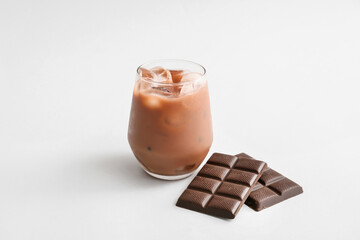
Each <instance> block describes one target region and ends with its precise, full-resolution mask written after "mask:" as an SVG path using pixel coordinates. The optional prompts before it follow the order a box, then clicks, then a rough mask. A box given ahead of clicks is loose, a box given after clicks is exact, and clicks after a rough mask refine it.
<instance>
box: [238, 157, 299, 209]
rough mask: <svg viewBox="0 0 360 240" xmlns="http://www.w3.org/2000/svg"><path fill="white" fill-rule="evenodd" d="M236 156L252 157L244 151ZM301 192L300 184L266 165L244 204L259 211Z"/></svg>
mask: <svg viewBox="0 0 360 240" xmlns="http://www.w3.org/2000/svg"><path fill="white" fill-rule="evenodd" d="M236 156H237V157H239V158H248V159H253V158H252V157H250V156H249V155H247V154H245V153H240V154H237V155H236ZM302 192H303V189H302V187H301V186H300V185H298V184H297V183H295V182H293V181H291V180H290V179H288V178H286V177H284V176H283V175H281V174H280V173H278V172H276V171H275V170H273V169H271V168H269V167H268V168H267V169H266V170H265V171H264V173H263V174H262V175H261V177H260V179H259V181H258V182H257V183H256V185H255V187H254V188H253V190H252V192H251V193H250V195H249V197H248V198H247V199H246V202H245V204H246V205H248V206H249V207H251V208H252V209H254V210H255V211H261V210H263V209H264V208H268V207H271V206H273V205H275V204H277V203H280V202H282V201H284V200H286V199H289V198H291V197H295V196H296V195H299V194H301V193H302Z"/></svg>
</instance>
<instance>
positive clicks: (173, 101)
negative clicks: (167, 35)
mask: <svg viewBox="0 0 360 240" xmlns="http://www.w3.org/2000/svg"><path fill="white" fill-rule="evenodd" d="M212 139H213V135H212V126H211V113H210V105H209V92H208V85H207V80H206V78H205V69H204V68H203V67H202V66H200V65H198V64H196V63H193V62H188V61H182V60H164V61H157V62H152V63H149V64H144V65H142V66H140V67H139V68H138V70H137V79H136V82H135V87H134V93H133V100H132V107H131V113H130V122H129V132H128V140H129V143H130V146H131V149H132V151H133V153H134V155H135V156H136V158H137V159H138V160H139V162H140V163H141V165H142V166H143V168H144V170H145V171H146V172H147V173H149V174H150V175H152V176H154V177H157V178H162V179H167V180H174V179H181V178H184V177H187V176H189V175H190V174H191V173H192V172H194V171H195V170H196V168H197V167H199V165H200V164H201V162H202V161H203V160H204V158H205V157H206V155H207V153H208V151H209V148H210V146H211V143H212Z"/></svg>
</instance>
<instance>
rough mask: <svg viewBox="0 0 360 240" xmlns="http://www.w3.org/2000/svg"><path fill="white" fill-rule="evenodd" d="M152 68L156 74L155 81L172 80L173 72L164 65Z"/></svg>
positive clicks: (169, 81) (164, 81) (167, 81)
mask: <svg viewBox="0 0 360 240" xmlns="http://www.w3.org/2000/svg"><path fill="white" fill-rule="evenodd" d="M150 70H151V71H152V72H153V73H154V74H155V78H154V81H156V82H161V83H171V82H172V78H171V73H170V71H169V70H166V69H165V68H163V67H153V68H151V69H150Z"/></svg>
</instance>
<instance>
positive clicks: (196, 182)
mask: <svg viewBox="0 0 360 240" xmlns="http://www.w3.org/2000/svg"><path fill="white" fill-rule="evenodd" d="M266 167H267V165H266V163H265V162H262V161H258V160H255V159H249V158H248V157H242V156H240V157H235V156H231V155H226V154H221V153H214V154H213V155H212V156H211V157H210V159H209V160H208V161H207V163H206V164H205V165H204V166H203V167H202V169H201V170H200V171H199V173H198V174H197V175H196V176H195V178H194V179H193V181H192V182H191V183H190V184H189V186H188V187H187V189H186V190H185V191H184V192H183V193H182V195H181V196H180V197H179V199H178V201H177V203H176V206H178V207H183V208H187V209H190V210H194V211H198V212H201V213H206V214H209V215H213V216H217V217H222V218H235V216H236V214H237V213H238V212H239V210H240V208H241V206H242V205H243V204H244V203H245V200H246V199H247V197H248V196H249V194H250V193H251V191H252V189H253V187H254V186H255V185H256V183H257V181H258V179H259V178H260V176H261V175H262V173H263V172H264V171H265V169H266Z"/></svg>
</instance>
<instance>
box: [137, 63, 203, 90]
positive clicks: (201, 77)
mask: <svg viewBox="0 0 360 240" xmlns="http://www.w3.org/2000/svg"><path fill="white" fill-rule="evenodd" d="M157 62H158V63H161V62H186V63H190V64H193V65H196V66H197V67H200V69H201V71H202V72H201V73H199V74H200V75H201V76H200V77H199V78H196V79H194V80H191V81H186V82H178V83H174V82H171V83H162V82H156V81H154V80H151V79H150V78H143V77H142V76H141V75H140V68H142V67H143V66H145V65H150V64H154V63H157ZM170 70H171V69H170ZM136 76H137V79H139V80H141V81H145V82H148V83H153V84H157V85H161V86H183V85H186V84H192V83H194V82H197V81H200V80H202V79H204V78H205V77H206V69H205V68H204V67H203V66H202V65H201V64H199V63H196V62H193V61H189V60H184V59H155V60H151V61H147V62H145V63H143V64H141V65H140V66H139V67H138V68H137V69H136Z"/></svg>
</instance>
